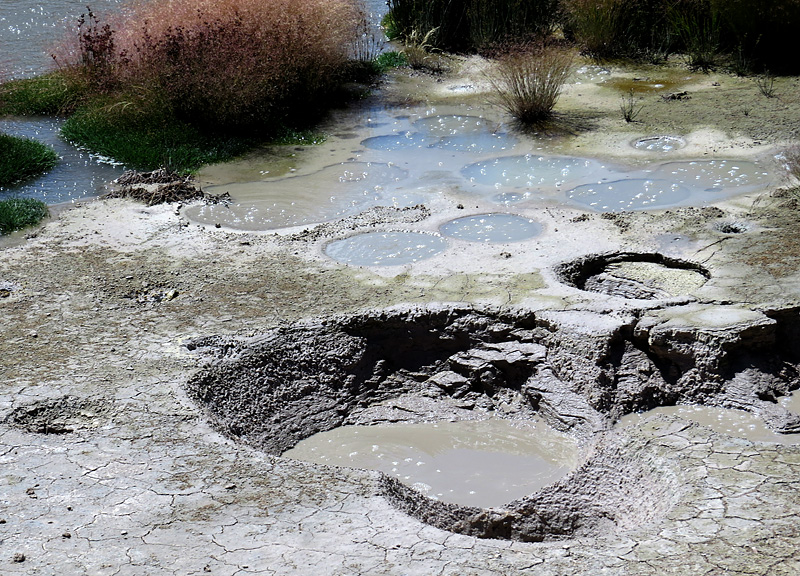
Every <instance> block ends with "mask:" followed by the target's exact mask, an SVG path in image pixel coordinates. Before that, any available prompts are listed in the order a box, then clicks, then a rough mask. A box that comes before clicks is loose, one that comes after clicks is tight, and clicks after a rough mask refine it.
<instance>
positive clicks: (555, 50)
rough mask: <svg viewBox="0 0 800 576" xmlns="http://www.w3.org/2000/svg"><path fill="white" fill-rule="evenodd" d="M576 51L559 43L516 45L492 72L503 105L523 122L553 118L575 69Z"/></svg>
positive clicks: (535, 121)
mask: <svg viewBox="0 0 800 576" xmlns="http://www.w3.org/2000/svg"><path fill="white" fill-rule="evenodd" d="M572 61H573V55H572V53H571V52H569V51H567V50H565V49H563V48H560V47H557V46H541V45H522V46H514V47H511V48H509V49H507V50H506V51H504V53H503V54H501V55H500V56H499V57H498V58H497V65H496V68H495V70H494V72H493V73H491V74H490V75H489V82H490V83H491V84H492V87H493V88H494V90H495V93H496V95H497V98H498V101H499V103H500V105H501V106H502V107H503V108H505V110H506V111H507V112H508V113H509V114H511V115H512V116H513V117H514V118H516V119H517V120H518V121H519V122H521V123H523V124H535V123H537V122H540V121H542V120H545V119H547V118H549V117H550V116H551V114H552V111H553V107H554V106H555V105H556V102H557V101H558V97H559V96H560V95H561V89H562V88H563V86H564V83H565V82H566V81H567V78H568V77H569V74H570V71H571V69H572Z"/></svg>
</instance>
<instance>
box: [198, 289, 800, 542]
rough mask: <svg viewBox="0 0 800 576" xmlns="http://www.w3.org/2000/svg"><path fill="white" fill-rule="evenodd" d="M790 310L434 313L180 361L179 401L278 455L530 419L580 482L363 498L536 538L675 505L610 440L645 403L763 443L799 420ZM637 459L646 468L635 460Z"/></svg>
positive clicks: (290, 331)
mask: <svg viewBox="0 0 800 576" xmlns="http://www.w3.org/2000/svg"><path fill="white" fill-rule="evenodd" d="M797 318H798V310H796V309H791V310H780V311H766V312H758V311H753V310H747V309H743V308H738V307H725V306H709V307H703V306H701V305H690V306H677V307H674V308H672V309H668V310H659V311H653V312H650V313H648V314H645V315H630V316H625V315H622V316H619V315H608V314H595V313H591V312H578V311H572V312H570V311H530V310H518V311H499V310H489V309H487V310H476V309H474V308H472V307H449V306H441V305H440V306H438V307H434V308H427V309H391V310H387V311H376V312H372V313H365V314H362V315H355V316H340V317H334V318H331V319H327V320H319V321H315V320H309V321H306V322H302V323H298V324H295V325H291V326H286V327H281V328H277V329H274V330H271V331H268V332H265V333H263V334H260V335H257V336H253V337H249V338H241V339H237V338H231V337H207V338H201V339H196V340H194V341H192V342H191V343H190V344H189V345H188V346H189V348H190V349H191V350H195V351H197V352H198V353H200V354H202V355H203V356H204V357H205V359H206V365H205V367H204V368H203V369H202V370H201V371H199V372H198V373H197V374H196V375H195V376H193V377H192V378H191V379H190V381H189V382H188V391H189V393H190V395H191V396H192V397H193V398H194V399H195V400H196V401H198V402H199V403H200V404H201V405H202V406H204V407H205V408H206V410H207V413H208V414H209V416H210V417H211V420H212V422H213V423H214V424H215V426H216V427H217V428H218V429H219V430H220V431H222V432H224V433H225V434H227V435H229V436H231V437H233V438H235V439H237V440H240V441H243V442H246V443H248V444H250V445H253V446H255V447H258V448H260V449H262V450H264V451H266V452H267V453H270V454H273V455H280V454H282V453H283V452H284V451H286V450H287V449H289V448H291V447H293V446H294V445H295V444H297V443H298V442H299V441H300V440H302V439H304V438H308V437H310V436H312V435H314V434H316V433H318V432H321V431H327V430H332V429H334V428H336V427H339V426H342V425H360V426H368V425H371V424H375V423H385V422H409V423H424V422H439V421H443V420H449V421H455V420H468V419H474V418H476V416H477V417H480V416H483V417H486V416H488V415H491V414H494V413H502V414H503V415H504V417H506V418H512V419H513V418H516V419H521V420H526V419H527V420H531V419H534V418H537V419H539V420H543V421H545V422H546V423H547V424H549V425H550V426H552V427H553V428H556V429H558V430H561V431H563V432H566V433H569V434H571V435H572V436H573V437H574V438H576V439H577V440H578V441H579V442H580V444H581V446H582V461H581V464H580V465H579V466H578V468H577V469H576V470H575V471H574V472H572V473H571V474H569V475H568V476H566V477H565V478H563V479H561V480H559V481H557V482H556V483H554V484H551V485H549V486H545V487H544V488H542V489H541V490H539V491H538V492H535V493H534V494H531V495H528V496H525V497H523V498H519V499H517V500H514V501H512V502H509V503H507V504H506V505H504V506H503V507H500V508H490V509H481V508H476V507H470V506H461V505H457V504H449V503H444V502H440V501H436V500H432V499H429V498H427V497H425V496H424V495H423V494H422V493H420V492H418V491H416V490H414V489H413V488H411V487H408V486H406V485H404V484H402V483H400V482H399V481H397V480H396V479H394V478H390V477H388V476H385V475H384V476H381V478H382V479H381V480H380V481H379V482H377V484H376V493H377V494H376V495H382V496H383V497H385V498H387V499H388V500H389V501H390V502H392V504H393V505H394V506H396V507H397V508H398V509H400V510H402V511H404V512H406V513H408V514H410V515H412V516H414V517H416V518H418V519H420V520H422V521H424V522H427V523H429V524H431V525H434V526H436V527H439V528H442V529H446V530H450V531H453V532H457V533H461V534H466V535H472V536H477V537H483V538H501V539H511V540H523V541H543V540H553V539H561V538H571V537H576V536H586V535H599V534H603V533H608V532H609V531H611V530H616V529H618V528H630V527H631V526H636V525H639V524H641V523H643V522H650V521H653V520H655V519H657V518H659V517H661V516H662V515H664V514H665V513H666V512H668V511H669V510H670V508H671V507H672V506H673V505H674V503H675V502H677V499H678V498H679V496H680V494H681V480H680V477H681V471H680V470H679V468H678V465H677V464H676V462H675V461H673V459H672V458H665V457H663V454H662V453H661V452H658V451H656V450H654V449H653V450H651V446H650V444H649V443H648V441H646V440H643V439H642V438H641V437H638V436H636V435H629V434H626V433H624V431H617V430H611V427H612V425H613V423H614V422H615V421H617V420H618V419H619V418H620V417H622V416H624V415H626V414H629V413H633V412H638V411H643V410H648V409H651V408H654V407H657V406H667V405H674V404H705V405H709V406H720V407H735V408H739V409H745V410H749V411H751V412H753V413H754V414H756V415H759V416H760V417H761V418H762V419H763V420H764V421H765V422H766V423H767V424H768V425H769V426H771V427H772V428H773V429H774V430H776V431H778V432H783V433H786V432H794V431H797V430H800V417H798V416H797V415H796V414H794V413H792V412H789V411H788V410H786V408H784V407H783V406H782V405H781V404H780V403H779V402H778V401H777V399H778V398H779V397H780V396H783V395H786V394H788V393H789V392H790V391H791V390H792V389H793V388H796V387H797V369H796V364H797V361H798V359H800V350H798V349H796V346H795V345H794V344H793V343H794V342H797V339H796V338H794V336H796V335H797V334H796V332H797V328H796V326H797ZM643 454H644V455H645V456H644V457H643Z"/></svg>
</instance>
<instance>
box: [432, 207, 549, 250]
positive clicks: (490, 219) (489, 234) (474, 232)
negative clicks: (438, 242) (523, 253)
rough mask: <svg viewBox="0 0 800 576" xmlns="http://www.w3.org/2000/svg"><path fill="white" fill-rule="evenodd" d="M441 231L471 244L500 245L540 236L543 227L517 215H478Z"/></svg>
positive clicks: (455, 222)
mask: <svg viewBox="0 0 800 576" xmlns="http://www.w3.org/2000/svg"><path fill="white" fill-rule="evenodd" d="M439 231H440V232H441V233H442V234H444V235H445V236H450V237H452V238H458V239H461V240H469V241H470V242H487V243H495V244H500V243H504V242H520V241H522V240H528V239H529V238H533V237H534V236H538V235H539V234H541V232H542V225H541V224H539V223H538V222H536V221H534V220H531V219H529V218H525V217H523V216H518V215H516V214H478V215H475V216H465V217H464V218H457V219H455V220H450V221H449V222H446V223H444V224H442V225H441V226H440V227H439Z"/></svg>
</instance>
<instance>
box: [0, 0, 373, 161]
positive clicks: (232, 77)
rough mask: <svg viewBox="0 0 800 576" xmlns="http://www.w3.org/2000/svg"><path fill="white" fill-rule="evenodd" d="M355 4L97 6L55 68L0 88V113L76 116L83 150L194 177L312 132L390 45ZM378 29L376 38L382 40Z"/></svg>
mask: <svg viewBox="0 0 800 576" xmlns="http://www.w3.org/2000/svg"><path fill="white" fill-rule="evenodd" d="M367 32H369V30H368V27H367V25H366V24H365V16H364V13H363V11H360V10H359V9H358V8H357V6H356V4H355V3H354V2H352V1H351V0H299V1H298V0H224V1H222V2H219V1H212V0H201V1H200V2H196V1H189V0H174V1H171V2H163V1H161V0H151V1H148V2H143V3H140V4H136V5H135V6H132V7H130V8H128V9H127V10H126V11H124V12H122V13H121V14H119V15H117V16H114V17H108V18H105V17H101V16H99V15H97V14H95V13H94V12H92V10H91V9H89V10H88V13H86V14H83V15H82V16H81V17H80V19H79V20H78V21H77V22H76V24H75V26H74V29H72V30H71V31H70V33H69V34H68V35H67V37H66V38H65V40H64V42H63V43H62V44H61V45H60V46H59V47H58V48H57V49H56V50H55V51H54V53H53V59H54V62H55V64H56V65H57V70H56V71H54V72H52V73H50V74H46V75H43V76H41V77H38V78H33V79H26V80H18V81H13V82H8V83H6V84H4V85H2V86H0V114H62V115H68V116H69V119H68V120H67V122H66V124H65V126H64V128H63V131H62V132H63V135H64V137H65V138H66V139H68V140H69V141H71V142H73V143H74V144H77V145H80V146H84V147H86V148H88V149H90V150H92V151H93V152H96V153H98V154H102V155H105V156H110V157H113V158H114V159H116V160H118V161H120V162H122V163H124V164H126V165H128V166H130V167H132V168H136V169H155V168H157V167H160V166H168V167H170V168H173V169H178V170H182V171H184V172H186V171H192V170H195V169H197V168H198V167H200V166H201V165H203V164H207V163H214V162H220V161H225V160H229V159H231V158H232V157H234V156H236V155H239V154H241V153H243V152H244V151H246V150H247V149H249V148H251V147H252V146H253V145H254V144H255V143H257V142H263V141H269V140H270V139H271V138H275V139H276V140H277V141H278V142H279V143H282V141H283V140H287V141H290V142H291V143H297V142H298V138H291V137H287V136H286V135H287V134H294V135H301V137H300V138H299V139H300V140H302V141H303V143H310V142H314V141H319V140H320V138H318V137H312V136H311V133H310V132H308V131H307V128H308V126H310V125H311V124H312V123H313V122H315V121H317V120H318V119H319V118H320V116H321V115H322V114H324V112H325V111H326V110H327V109H328V108H330V107H331V106H333V105H336V104H337V103H338V102H341V101H342V100H343V98H346V97H348V96H349V95H348V94H347V93H346V92H345V91H344V89H343V86H344V85H345V83H346V82H348V81H349V80H351V78H352V75H353V74H352V70H353V63H354V62H356V61H357V60H358V59H363V58H368V59H370V62H369V63H368V65H367V66H366V68H368V69H369V70H370V71H371V72H370V73H371V74H375V73H376V72H377V68H376V67H375V66H372V59H374V57H375V56H376V55H377V51H378V50H379V44H380V41H379V40H378V39H377V37H376V36H375V35H374V34H373V35H372V36H370V37H367V34H366V33H367ZM373 32H374V31H373Z"/></svg>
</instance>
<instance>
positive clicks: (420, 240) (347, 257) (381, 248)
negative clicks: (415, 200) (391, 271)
mask: <svg viewBox="0 0 800 576" xmlns="http://www.w3.org/2000/svg"><path fill="white" fill-rule="evenodd" d="M445 248H447V241H446V240H445V239H444V238H442V237H441V236H437V235H434V234H425V233H423V232H368V233H366V234H358V235H357V236H351V237H350V238H344V239H343V240H335V241H333V242H331V243H330V244H328V246H327V247H326V248H325V254H327V255H328V256H329V257H331V258H333V259H334V260H337V261H339V262H343V263H345V264H352V265H355V266H401V265H404V264H413V263H414V262H418V261H420V260H425V259H426V258H431V257H433V256H435V255H436V254H438V253H439V252H442V251H443V250H444V249H445Z"/></svg>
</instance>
